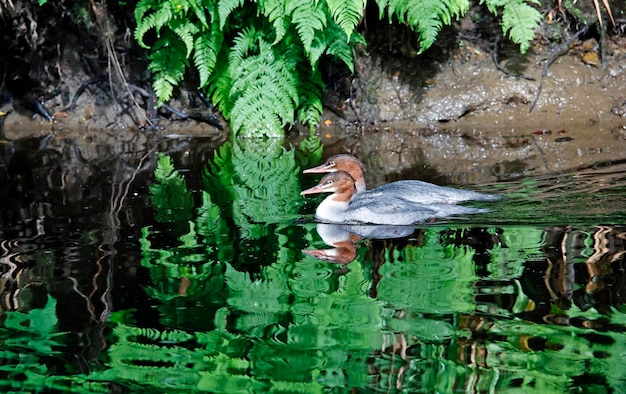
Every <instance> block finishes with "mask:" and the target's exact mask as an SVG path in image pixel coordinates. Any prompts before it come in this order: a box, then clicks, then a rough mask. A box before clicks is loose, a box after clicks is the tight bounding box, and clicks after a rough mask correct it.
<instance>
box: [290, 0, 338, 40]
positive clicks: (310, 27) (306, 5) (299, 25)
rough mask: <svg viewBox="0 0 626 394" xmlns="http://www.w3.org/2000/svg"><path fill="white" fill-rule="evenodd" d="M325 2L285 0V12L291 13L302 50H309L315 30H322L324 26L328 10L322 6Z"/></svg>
mask: <svg viewBox="0 0 626 394" xmlns="http://www.w3.org/2000/svg"><path fill="white" fill-rule="evenodd" d="M324 4H325V3H322V2H317V1H311V0H287V3H286V4H285V13H286V14H287V15H291V20H292V22H293V24H294V25H295V26H296V30H297V31H298V35H299V36H300V40H301V41H302V44H303V46H304V50H305V51H306V52H309V51H310V50H311V43H312V42H313V38H314V37H315V32H316V31H322V30H324V28H325V27H326V16H327V12H328V10H327V9H326V8H325V7H324V6H323V5H324Z"/></svg>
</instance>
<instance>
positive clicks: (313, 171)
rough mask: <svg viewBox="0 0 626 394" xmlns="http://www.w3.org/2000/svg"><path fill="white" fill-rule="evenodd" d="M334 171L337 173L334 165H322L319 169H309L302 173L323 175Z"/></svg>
mask: <svg viewBox="0 0 626 394" xmlns="http://www.w3.org/2000/svg"><path fill="white" fill-rule="evenodd" d="M333 171H335V169H334V167H333V166H332V165H330V164H327V163H324V164H320V165H319V166H317V167H313V168H308V169H306V170H304V171H302V173H303V174H323V173H326V172H333Z"/></svg>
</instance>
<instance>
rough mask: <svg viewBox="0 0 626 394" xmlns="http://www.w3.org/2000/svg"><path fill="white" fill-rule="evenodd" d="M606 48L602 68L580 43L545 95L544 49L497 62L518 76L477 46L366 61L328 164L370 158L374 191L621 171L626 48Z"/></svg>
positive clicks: (333, 133) (591, 49) (332, 114)
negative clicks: (441, 55)
mask: <svg viewBox="0 0 626 394" xmlns="http://www.w3.org/2000/svg"><path fill="white" fill-rule="evenodd" d="M609 45H610V46H609V49H610V53H611V55H610V56H607V57H606V58H605V64H604V65H601V64H599V57H598V56H597V55H598V53H597V51H598V50H599V49H598V48H599V47H598V45H597V42H595V40H590V42H577V46H576V47H574V49H573V50H570V51H569V52H568V53H567V54H564V55H563V56H560V57H558V58H557V59H556V61H554V62H553V63H552V64H551V65H550V67H549V68H548V72H547V74H546V76H545V79H544V82H543V89H542V91H541V92H540V94H539V95H538V90H539V85H540V81H541V75H542V72H543V69H544V65H545V64H546V61H547V60H546V59H548V58H549V57H550V56H551V55H552V52H551V51H552V50H553V48H554V47H555V46H550V45H536V46H535V47H534V48H533V50H532V51H531V53H529V54H528V55H526V56H520V55H515V54H514V55H513V56H511V57H509V58H504V59H502V61H501V62H500V63H499V64H498V65H499V66H500V68H504V69H509V70H516V71H517V72H518V73H519V76H512V75H508V74H506V73H504V72H503V71H501V70H498V68H497V67H496V64H495V63H494V59H493V56H492V54H491V53H487V52H486V51H484V50H482V49H480V48H478V47H473V46H471V45H465V46H464V47H461V48H459V49H458V50H456V51H454V53H453V54H451V55H450V56H448V57H447V58H446V59H445V62H443V63H441V62H434V63H431V64H428V65H424V64H423V61H421V60H417V59H415V60H409V61H407V59H406V58H400V57H398V58H389V57H386V58H383V57H376V56H373V57H367V58H362V59H361V60H362V61H361V62H360V63H359V65H360V69H359V70H358V72H359V76H360V78H361V79H357V80H356V82H355V83H353V91H354V92H357V94H355V95H354V96H353V98H352V100H353V101H352V102H349V101H348V102H346V101H344V102H339V105H341V107H337V106H336V107H335V109H334V110H331V111H327V113H326V114H325V117H324V119H323V120H322V122H321V125H320V128H319V131H320V134H321V136H322V140H323V141H324V143H325V144H326V145H327V147H328V148H327V154H332V153H335V152H340V151H349V152H352V153H354V154H356V155H358V156H359V157H363V158H364V160H365V161H366V164H367V166H368V168H369V169H370V174H369V176H370V178H371V179H370V181H371V182H372V183H376V184H377V183H382V182H384V181H388V180H393V179H397V178H407V177H409V178H412V177H417V178H420V179H427V180H430V181H435V182H439V183H445V184H464V183H490V182H495V181H500V180H505V179H511V178H516V177H519V176H525V175H536V174H553V173H558V172H565V171H571V170H574V169H582V168H587V167H592V166H601V165H607V164H608V163H611V162H616V161H621V160H624V159H626V128H625V127H626V119H625V118H624V113H625V110H626V92H625V91H624V87H625V86H626V53H625V50H624V48H626V43H625V42H624V40H623V39H620V38H617V37H616V38H613V40H612V41H610V42H609ZM584 48H588V50H585V49H584ZM589 53H591V54H595V57H591V58H592V59H596V60H597V62H596V63H595V64H590V63H589V61H588V59H589V58H590V57H589ZM335 100H336V98H335ZM535 100H536V103H535V105H534V109H533V110H532V112H531V107H532V106H533V102H534V101H535ZM331 101H332V98H331ZM334 105H337V101H335V102H334ZM338 108H341V110H338Z"/></svg>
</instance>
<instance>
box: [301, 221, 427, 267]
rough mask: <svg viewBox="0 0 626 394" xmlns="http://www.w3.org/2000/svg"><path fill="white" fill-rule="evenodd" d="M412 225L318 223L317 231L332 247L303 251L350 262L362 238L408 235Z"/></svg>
mask: <svg viewBox="0 0 626 394" xmlns="http://www.w3.org/2000/svg"><path fill="white" fill-rule="evenodd" d="M414 231H415V229H414V228H413V227H412V226H371V225H369V226H368V225H347V224H329V223H318V224H317V233H318V234H319V235H320V237H321V238H322V241H324V243H326V244H327V245H328V246H332V248H328V249H305V250H303V251H302V252H303V253H305V254H307V255H309V256H311V257H315V258H316V259H319V260H322V261H326V262H329V263H337V264H348V263H350V262H352V261H353V260H354V259H355V258H356V255H357V243H358V242H359V241H361V240H362V239H392V238H403V237H407V236H409V235H411V234H413V232H414Z"/></svg>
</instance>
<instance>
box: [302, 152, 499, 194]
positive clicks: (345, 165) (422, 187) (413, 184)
mask: <svg viewBox="0 0 626 394" xmlns="http://www.w3.org/2000/svg"><path fill="white" fill-rule="evenodd" d="M335 171H345V172H347V173H348V174H350V176H352V178H354V180H355V183H356V196H355V198H366V197H367V198H374V197H384V198H387V197H388V196H389V197H390V196H394V197H400V198H403V199H405V200H408V201H412V202H417V203H421V204H456V203H459V202H464V201H497V200H501V199H502V198H503V197H502V196H498V195H494V194H482V193H478V192H474V191H470V190H459V189H454V188H451V187H445V186H437V185H433V184H432V183H428V182H424V181H417V180H403V181H396V182H391V183H387V184H385V185H382V186H379V187H377V188H376V189H372V190H367V191H366V190H365V175H364V173H365V166H364V165H363V163H361V161H359V159H357V158H356V157H354V156H352V155H348V154H340V155H335V156H332V157H329V158H328V160H326V162H325V163H324V164H321V165H319V166H317V167H314V168H309V169H307V170H304V171H303V173H304V174H319V173H328V172H335Z"/></svg>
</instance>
